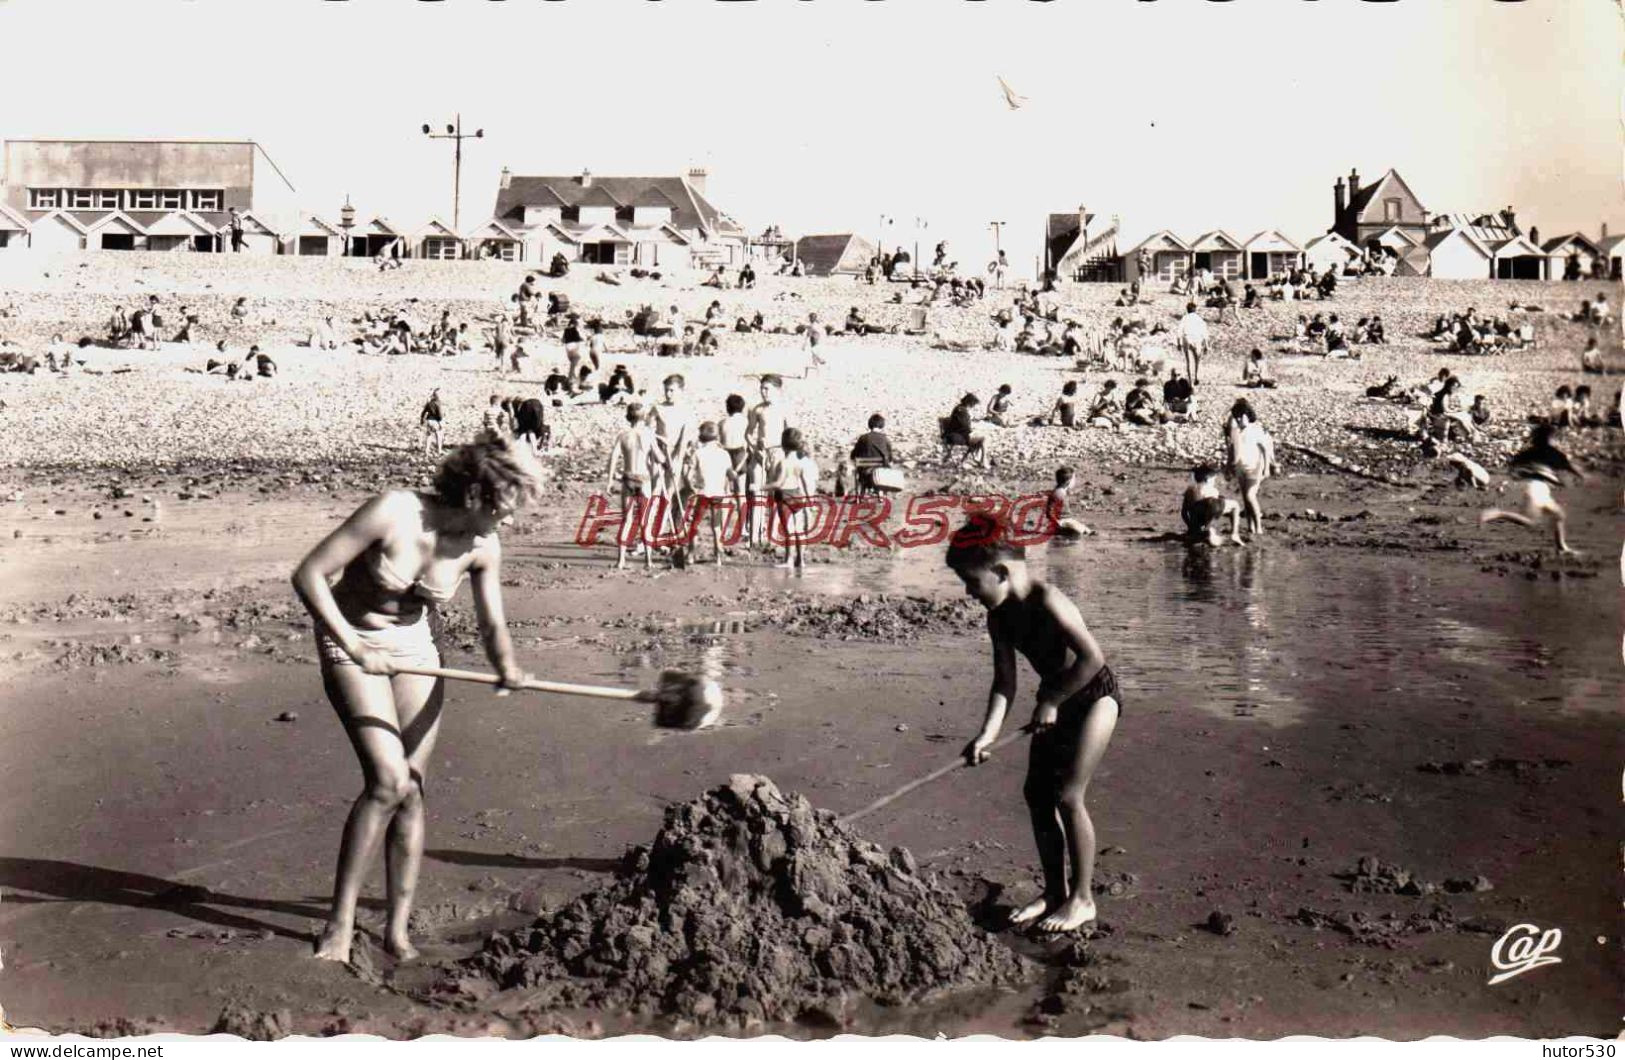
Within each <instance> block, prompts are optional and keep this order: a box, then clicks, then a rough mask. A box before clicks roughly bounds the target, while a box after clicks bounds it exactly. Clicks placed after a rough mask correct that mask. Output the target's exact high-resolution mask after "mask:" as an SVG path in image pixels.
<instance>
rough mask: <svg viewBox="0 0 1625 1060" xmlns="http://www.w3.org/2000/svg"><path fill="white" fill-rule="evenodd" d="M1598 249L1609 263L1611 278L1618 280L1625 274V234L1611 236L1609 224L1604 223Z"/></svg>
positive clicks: (1609, 275) (1609, 276)
mask: <svg viewBox="0 0 1625 1060" xmlns="http://www.w3.org/2000/svg"><path fill="white" fill-rule="evenodd" d="M1597 250H1598V252H1599V253H1601V254H1602V256H1603V260H1604V261H1606V262H1607V263H1608V278H1609V279H1610V280H1617V279H1619V278H1620V277H1621V275H1622V274H1625V269H1621V265H1625V236H1611V235H1609V234H1608V226H1607V225H1603V226H1602V238H1601V239H1599V240H1597Z"/></svg>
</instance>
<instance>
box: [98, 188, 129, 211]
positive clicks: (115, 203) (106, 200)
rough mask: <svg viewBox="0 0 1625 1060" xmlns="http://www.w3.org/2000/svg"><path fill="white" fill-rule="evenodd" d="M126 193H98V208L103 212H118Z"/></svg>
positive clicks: (115, 191)
mask: <svg viewBox="0 0 1625 1060" xmlns="http://www.w3.org/2000/svg"><path fill="white" fill-rule="evenodd" d="M123 197H124V193H123V192H120V191H117V190H113V191H98V192H97V193H96V206H97V208H98V209H102V210H116V209H118V208H119V206H120V205H121V202H122V199H123Z"/></svg>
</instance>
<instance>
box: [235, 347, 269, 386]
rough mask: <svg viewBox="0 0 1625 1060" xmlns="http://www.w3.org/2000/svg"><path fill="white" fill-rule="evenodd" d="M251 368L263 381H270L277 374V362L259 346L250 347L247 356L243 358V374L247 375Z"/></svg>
mask: <svg viewBox="0 0 1625 1060" xmlns="http://www.w3.org/2000/svg"><path fill="white" fill-rule="evenodd" d="M250 362H252V363H250ZM250 368H252V369H253V370H254V372H255V374H256V375H258V376H259V377H260V378H261V379H270V378H272V377H274V376H275V375H276V372H277V367H276V362H275V361H273V360H272V359H271V355H270V354H268V353H265V352H264V351H262V350H261V349H260V348H259V347H258V346H250V347H249V348H248V353H247V355H246V356H244V357H243V367H242V374H245V375H246V374H247V372H248V370H249V369H250Z"/></svg>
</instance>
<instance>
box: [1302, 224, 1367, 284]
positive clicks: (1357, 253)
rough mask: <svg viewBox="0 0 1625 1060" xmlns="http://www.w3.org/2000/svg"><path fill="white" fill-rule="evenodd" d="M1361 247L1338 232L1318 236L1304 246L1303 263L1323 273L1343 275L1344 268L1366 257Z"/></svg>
mask: <svg viewBox="0 0 1625 1060" xmlns="http://www.w3.org/2000/svg"><path fill="white" fill-rule="evenodd" d="M1364 256H1365V255H1364V253H1363V252H1362V251H1361V250H1360V248H1359V247H1357V246H1355V245H1354V244H1353V243H1351V242H1349V241H1348V240H1347V239H1344V238H1343V237H1342V236H1340V235H1338V234H1337V233H1336V232H1327V233H1325V234H1324V235H1318V236H1316V237H1315V238H1313V239H1311V240H1310V241H1309V242H1307V243H1305V244H1304V245H1303V263H1304V264H1305V265H1308V266H1311V267H1313V268H1316V269H1319V270H1320V271H1322V272H1325V271H1328V270H1329V271H1331V272H1332V273H1334V274H1339V275H1340V274H1341V273H1342V272H1343V268H1344V267H1345V266H1347V265H1351V264H1353V263H1354V262H1356V261H1359V260H1360V259H1361V258H1362V257H1364Z"/></svg>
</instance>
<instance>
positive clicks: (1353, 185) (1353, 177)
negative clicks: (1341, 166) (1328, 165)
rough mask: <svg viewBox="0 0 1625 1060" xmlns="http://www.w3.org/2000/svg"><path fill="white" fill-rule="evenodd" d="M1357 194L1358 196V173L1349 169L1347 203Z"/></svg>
mask: <svg viewBox="0 0 1625 1060" xmlns="http://www.w3.org/2000/svg"><path fill="white" fill-rule="evenodd" d="M1358 194H1360V171H1359V170H1357V169H1351V170H1349V202H1353V201H1354V197H1355V196H1356V195H1358Z"/></svg>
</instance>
